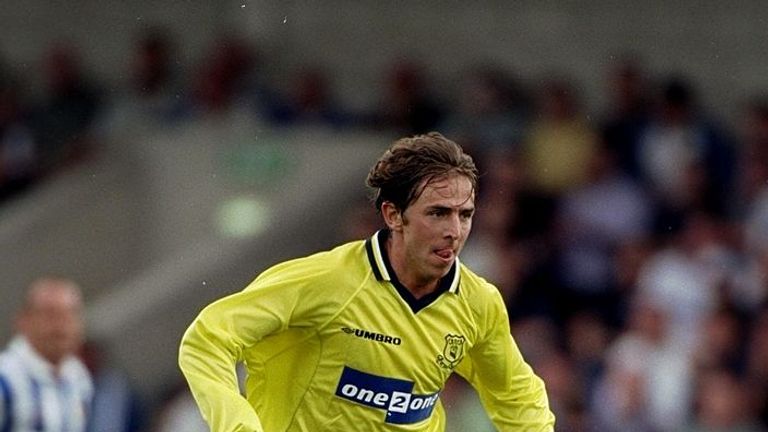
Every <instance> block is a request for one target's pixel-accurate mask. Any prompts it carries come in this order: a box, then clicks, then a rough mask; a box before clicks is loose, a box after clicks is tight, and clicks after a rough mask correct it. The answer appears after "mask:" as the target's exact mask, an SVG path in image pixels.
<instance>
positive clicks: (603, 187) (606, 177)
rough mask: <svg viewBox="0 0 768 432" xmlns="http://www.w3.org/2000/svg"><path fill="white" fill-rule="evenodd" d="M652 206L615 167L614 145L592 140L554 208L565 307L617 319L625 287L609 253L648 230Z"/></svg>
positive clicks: (616, 159) (642, 236)
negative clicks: (579, 174)
mask: <svg viewBox="0 0 768 432" xmlns="http://www.w3.org/2000/svg"><path fill="white" fill-rule="evenodd" d="M652 209H653V203H652V202H651V201H650V199H649V197H648V196H647V195H646V193H645V191H644V190H643V189H642V188H641V187H640V185H638V184H637V183H636V182H635V181H634V180H633V179H632V178H631V177H630V176H628V175H626V174H625V173H624V172H623V171H621V170H620V168H619V165H618V157H617V154H616V151H615V150H614V149H613V148H612V147H611V146H610V145H608V144H607V143H605V144H602V145H600V146H597V147H596V148H595V151H594V153H593V154H592V156H591V158H590V159H589V160H588V161H587V166H586V177H585V182H584V183H583V184H581V185H579V186H577V187H575V188H574V189H572V190H569V191H568V192H566V193H565V194H564V195H563V197H562V198H561V200H560V203H559V205H558V210H557V216H556V218H557V233H558V239H557V252H558V261H559V265H558V266H557V268H558V269H559V272H558V273H559V275H560V278H561V280H562V285H563V288H564V290H565V292H564V294H566V295H567V298H568V299H569V301H565V302H564V303H565V304H567V306H566V307H567V308H568V309H570V310H572V311H576V310H579V309H582V310H590V311H593V312H594V313H598V314H600V315H601V316H603V317H604V318H605V319H607V320H608V321H609V322H610V323H611V324H612V325H614V326H615V325H617V324H618V322H619V321H620V319H621V317H620V316H619V315H618V314H619V313H620V307H619V305H620V302H621V299H620V296H622V295H624V294H625V293H623V292H622V291H621V289H620V287H619V286H618V284H617V276H616V274H615V273H614V270H615V268H614V266H613V261H614V259H615V258H614V256H615V254H616V252H617V251H618V250H619V249H620V248H621V247H622V245H624V244H628V243H634V242H637V241H640V240H642V239H643V238H645V237H646V236H647V235H648V234H649V233H650V232H651V223H652Z"/></svg>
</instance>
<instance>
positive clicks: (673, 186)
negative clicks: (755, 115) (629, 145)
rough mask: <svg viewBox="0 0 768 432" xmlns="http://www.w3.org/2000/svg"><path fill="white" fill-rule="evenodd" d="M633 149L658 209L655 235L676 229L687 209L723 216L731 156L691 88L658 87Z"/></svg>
mask: <svg viewBox="0 0 768 432" xmlns="http://www.w3.org/2000/svg"><path fill="white" fill-rule="evenodd" d="M660 93H661V94H660V95H659V96H658V99H659V100H658V101H657V103H656V108H655V113H654V116H653V118H652V119H651V121H650V122H649V124H648V127H647V128H646V129H645V131H644V132H643V134H642V136H641V138H640V142H639V147H638V162H639V165H640V174H641V177H642V179H643V181H644V182H645V184H646V185H647V187H648V188H649V190H650V191H652V193H654V194H655V197H656V200H658V202H659V204H660V207H659V209H660V211H659V214H658V216H657V222H656V230H657V233H663V232H664V231H665V230H667V229H668V227H670V226H671V227H672V228H677V227H679V226H680V224H681V223H682V221H681V219H682V218H683V217H684V216H683V214H684V213H685V212H687V211H689V210H691V209H697V210H703V211H707V212H710V213H713V214H721V215H722V214H725V209H726V202H727V200H726V198H727V196H728V194H729V193H731V192H732V190H731V188H732V186H733V182H732V180H733V170H734V163H735V161H734V157H733V153H732V148H731V147H730V143H729V142H728V140H727V138H726V135H725V133H724V132H723V131H721V130H720V128H719V127H718V126H717V125H716V124H715V122H713V121H711V120H710V119H708V118H706V116H705V114H704V113H703V110H702V109H701V108H700V107H699V106H698V105H697V103H698V102H697V100H696V96H695V94H694V90H693V88H692V85H691V84H690V83H689V82H688V81H687V80H685V79H679V78H673V79H670V80H668V81H667V82H665V83H664V84H663V87H662V89H661V90H660Z"/></svg>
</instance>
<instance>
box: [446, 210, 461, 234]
mask: <svg viewBox="0 0 768 432" xmlns="http://www.w3.org/2000/svg"><path fill="white" fill-rule="evenodd" d="M460 235H461V219H460V218H459V215H458V214H453V215H451V217H449V218H448V220H447V222H446V226H445V237H446V238H450V239H451V240H456V239H458V238H459V236H460Z"/></svg>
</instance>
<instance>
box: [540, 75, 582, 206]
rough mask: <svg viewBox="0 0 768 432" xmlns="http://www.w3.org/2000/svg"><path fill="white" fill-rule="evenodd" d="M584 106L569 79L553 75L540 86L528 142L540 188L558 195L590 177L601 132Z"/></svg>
mask: <svg viewBox="0 0 768 432" xmlns="http://www.w3.org/2000/svg"><path fill="white" fill-rule="evenodd" d="M580 109H581V108H580V107H579V97H578V96H577V94H576V88H575V86H574V85H573V83H571V82H570V81H568V80H565V79H550V80H548V81H547V82H545V84H544V86H543V88H542V89H541V90H540V96H539V101H538V107H537V115H536V117H535V120H534V122H533V124H532V126H531V131H530V135H529V136H528V138H527V143H526V146H525V147H526V148H525V152H526V163H527V165H528V173H529V175H530V182H531V185H532V186H533V187H534V188H536V189H537V190H540V191H542V192H544V193H548V194H554V195H558V194H561V193H563V192H565V191H567V190H569V189H572V188H574V187H576V186H578V185H580V184H582V183H583V182H584V181H585V180H586V176H587V171H586V167H587V165H588V161H589V160H590V159H591V158H592V154H593V153H594V151H595V147H596V146H597V135H596V134H595V132H594V130H593V129H592V125H590V124H589V122H588V121H587V118H586V116H585V115H584V114H583V113H582V112H581V111H580Z"/></svg>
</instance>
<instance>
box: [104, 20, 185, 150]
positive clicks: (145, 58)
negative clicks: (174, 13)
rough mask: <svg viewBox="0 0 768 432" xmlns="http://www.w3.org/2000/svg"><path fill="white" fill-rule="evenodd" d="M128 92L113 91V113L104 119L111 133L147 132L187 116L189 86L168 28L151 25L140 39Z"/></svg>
mask: <svg viewBox="0 0 768 432" xmlns="http://www.w3.org/2000/svg"><path fill="white" fill-rule="evenodd" d="M128 68H129V77H128V79H129V82H128V83H126V88H125V89H124V90H125V91H123V92H111V95H113V96H115V97H113V98H111V99H110V100H109V101H108V102H109V108H110V110H109V113H108V115H106V116H105V119H104V121H102V122H100V125H99V126H100V127H101V128H103V130H104V131H106V133H107V134H109V135H112V136H114V135H118V136H119V134H124V135H131V136H134V135H135V134H136V133H137V131H141V132H143V133H146V134H150V133H152V132H153V131H154V130H155V129H156V128H158V127H161V126H163V125H167V124H169V123H172V122H174V121H176V120H179V119H181V118H183V116H184V114H185V112H184V111H185V106H184V104H185V103H188V100H186V99H187V95H186V91H187V90H186V89H185V88H183V87H182V85H183V83H182V82H181V81H182V80H183V77H182V76H180V70H179V69H180V66H179V58H178V53H177V50H176V47H175V46H174V44H173V41H172V40H171V37H170V35H169V33H168V32H167V30H165V29H162V28H150V29H147V30H145V31H144V32H142V33H141V34H140V35H139V36H138V38H137V39H136V41H135V43H134V46H133V48H132V52H131V57H130V59H129V64H128Z"/></svg>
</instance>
